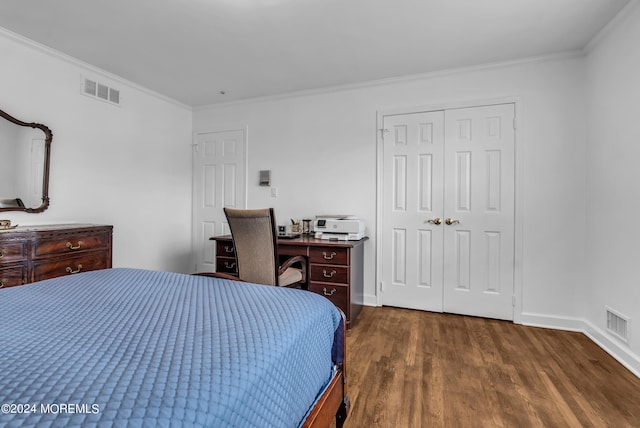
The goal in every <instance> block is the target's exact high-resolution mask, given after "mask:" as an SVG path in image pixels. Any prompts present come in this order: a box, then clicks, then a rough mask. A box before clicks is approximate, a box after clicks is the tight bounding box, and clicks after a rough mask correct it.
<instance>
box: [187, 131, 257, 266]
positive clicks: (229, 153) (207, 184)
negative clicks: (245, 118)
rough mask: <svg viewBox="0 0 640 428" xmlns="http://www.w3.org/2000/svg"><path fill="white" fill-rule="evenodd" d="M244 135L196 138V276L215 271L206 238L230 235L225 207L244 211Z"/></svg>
mask: <svg viewBox="0 0 640 428" xmlns="http://www.w3.org/2000/svg"><path fill="white" fill-rule="evenodd" d="M245 151H246V133H245V130H243V129H236V130H228V131H219V132H208V133H202V134H197V135H196V138H195V144H194V150H193V189H194V190H193V192H194V193H193V245H194V257H195V259H196V260H195V269H196V272H214V271H215V267H216V265H215V245H214V242H213V241H210V240H209V238H210V237H212V236H218V235H224V234H228V233H229V226H228V224H227V220H226V218H225V215H224V211H223V210H222V209H223V208H224V207H232V208H246V178H245V177H246V172H245V162H246V159H245Z"/></svg>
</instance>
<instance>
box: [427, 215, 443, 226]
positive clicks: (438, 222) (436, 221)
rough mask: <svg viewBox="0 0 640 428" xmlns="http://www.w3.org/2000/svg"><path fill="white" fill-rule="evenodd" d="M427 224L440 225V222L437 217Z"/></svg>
mask: <svg viewBox="0 0 640 428" xmlns="http://www.w3.org/2000/svg"><path fill="white" fill-rule="evenodd" d="M427 223H431V224H435V225H438V224H440V223H442V220H440V218H439V217H436V218H434V219H430V220H427Z"/></svg>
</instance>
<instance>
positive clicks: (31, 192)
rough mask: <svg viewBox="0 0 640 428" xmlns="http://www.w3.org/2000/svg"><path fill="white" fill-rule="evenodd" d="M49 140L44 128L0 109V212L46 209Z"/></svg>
mask: <svg viewBox="0 0 640 428" xmlns="http://www.w3.org/2000/svg"><path fill="white" fill-rule="evenodd" d="M52 138H53V134H52V133H51V130H50V129H49V128H48V127H46V126H45V125H42V124H40V123H27V122H23V121H21V120H18V119H16V118H15V117H13V116H11V115H9V114H7V113H5V112H4V111H2V110H0V211H25V212H28V213H39V212H42V211H44V210H46V209H47V207H48V206H49V158H50V152H51V140H52Z"/></svg>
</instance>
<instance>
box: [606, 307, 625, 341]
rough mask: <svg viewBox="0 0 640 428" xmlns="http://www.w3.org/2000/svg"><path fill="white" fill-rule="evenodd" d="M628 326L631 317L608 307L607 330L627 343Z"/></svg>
mask: <svg viewBox="0 0 640 428" xmlns="http://www.w3.org/2000/svg"><path fill="white" fill-rule="evenodd" d="M628 324H629V317H626V316H624V315H622V314H621V313H619V312H616V311H614V310H613V309H611V308H609V307H607V330H609V332H610V333H612V334H613V335H614V336H616V337H617V338H618V339H620V340H623V341H624V342H625V343H626V342H627V328H628Z"/></svg>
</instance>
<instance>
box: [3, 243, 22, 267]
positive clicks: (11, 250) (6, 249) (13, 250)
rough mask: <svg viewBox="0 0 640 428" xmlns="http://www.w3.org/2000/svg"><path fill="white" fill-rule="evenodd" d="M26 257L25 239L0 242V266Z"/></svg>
mask: <svg viewBox="0 0 640 428" xmlns="http://www.w3.org/2000/svg"><path fill="white" fill-rule="evenodd" d="M26 257H27V243H26V242H25V241H15V242H3V243H0V266H1V265H3V264H5V263H10V262H14V261H16V260H23V259H25V258H26Z"/></svg>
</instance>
